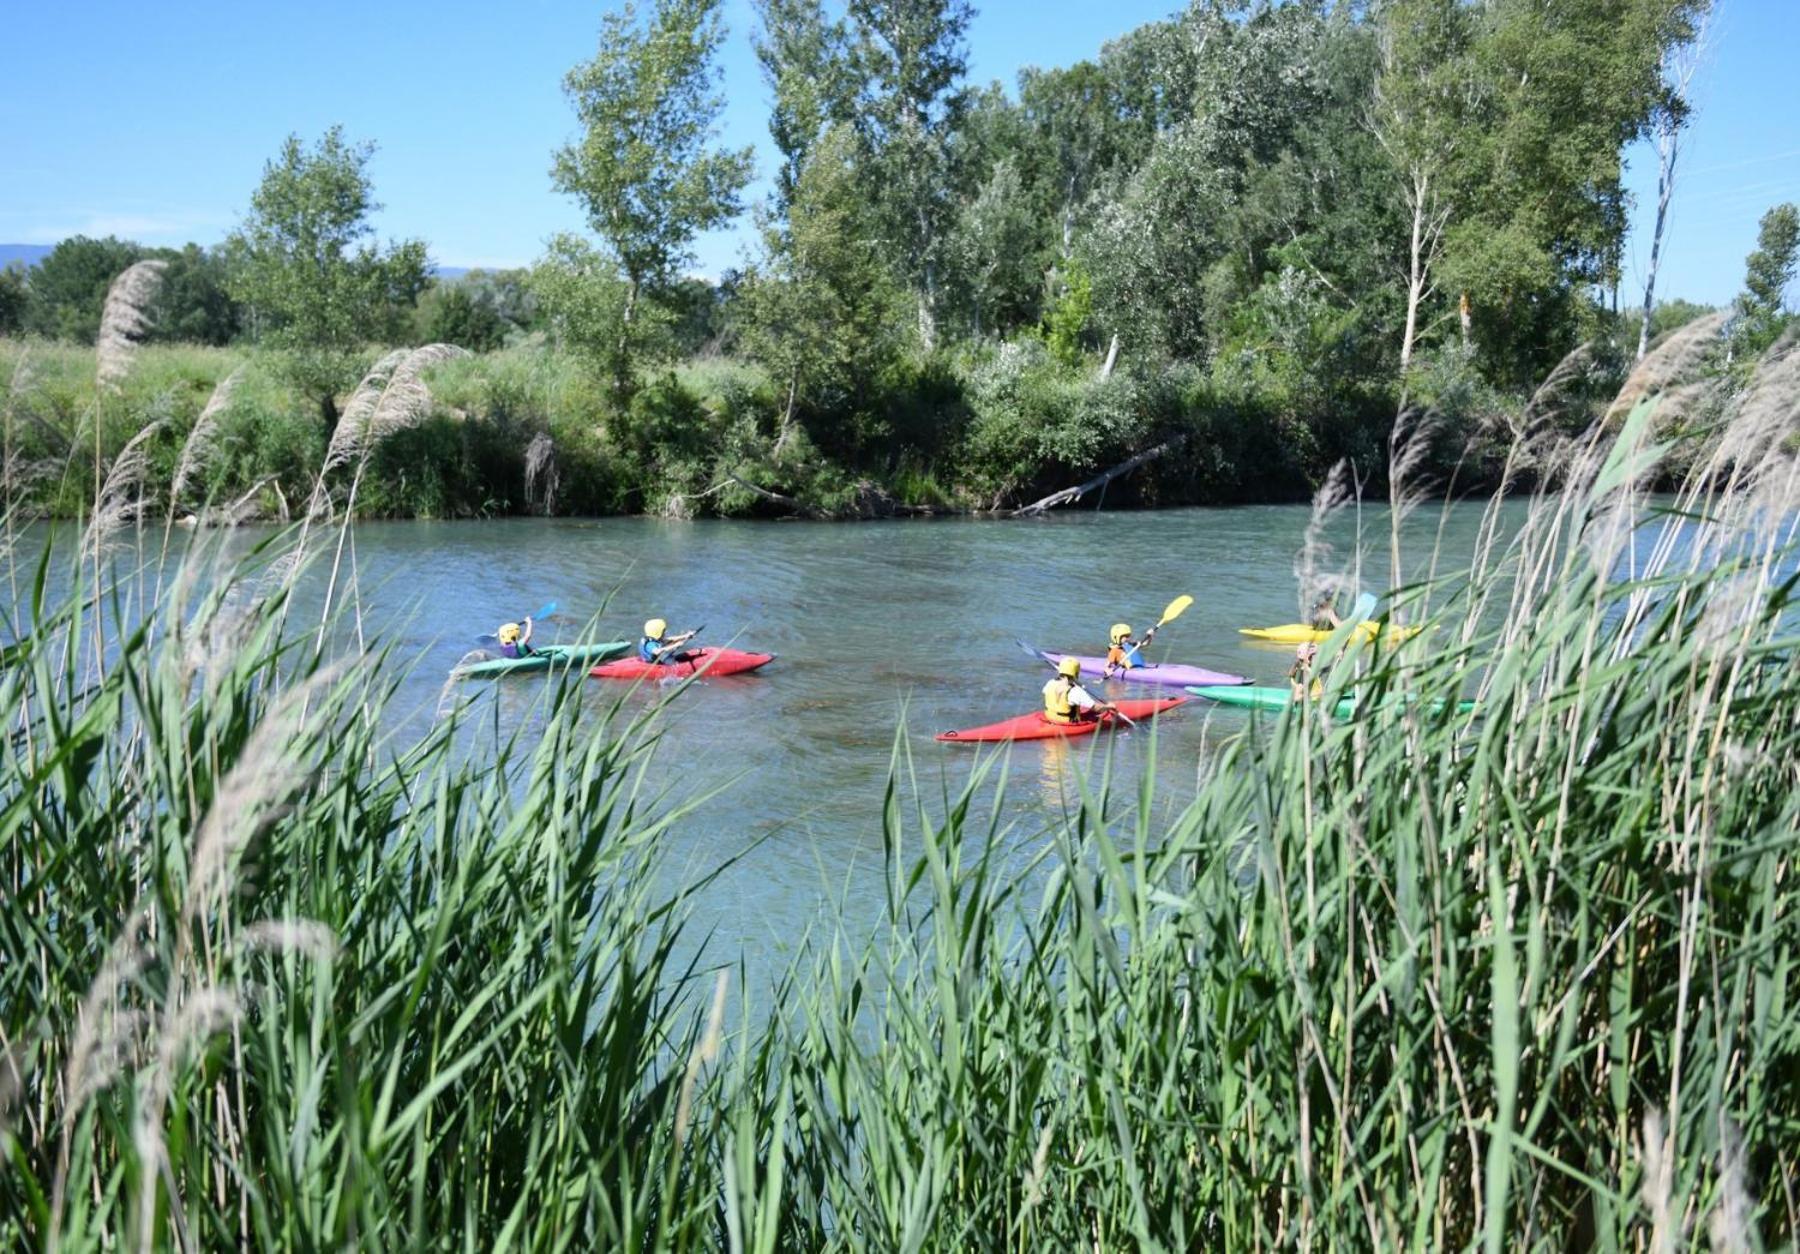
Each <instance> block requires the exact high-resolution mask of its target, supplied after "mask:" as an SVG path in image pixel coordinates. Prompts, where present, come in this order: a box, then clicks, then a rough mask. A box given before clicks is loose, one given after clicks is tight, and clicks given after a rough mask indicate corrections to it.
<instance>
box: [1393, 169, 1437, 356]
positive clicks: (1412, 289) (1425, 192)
mask: <svg viewBox="0 0 1800 1254" xmlns="http://www.w3.org/2000/svg"><path fill="white" fill-rule="evenodd" d="M1430 191H1431V176H1430V175H1429V174H1427V173H1425V172H1424V171H1423V170H1417V169H1415V170H1414V171H1413V183H1412V194H1411V196H1410V197H1409V199H1410V200H1411V201H1412V247H1411V251H1410V260H1409V262H1408V266H1407V273H1406V330H1405V331H1404V332H1402V334H1401V336H1400V370H1401V372H1402V373H1404V372H1405V371H1406V368H1407V367H1408V366H1410V365H1411V364H1412V355H1413V341H1414V340H1415V339H1417V338H1418V334H1419V306H1420V305H1421V304H1422V303H1423V302H1424V300H1425V279H1426V274H1425V271H1426V263H1425V202H1426V198H1427V196H1429V194H1430Z"/></svg>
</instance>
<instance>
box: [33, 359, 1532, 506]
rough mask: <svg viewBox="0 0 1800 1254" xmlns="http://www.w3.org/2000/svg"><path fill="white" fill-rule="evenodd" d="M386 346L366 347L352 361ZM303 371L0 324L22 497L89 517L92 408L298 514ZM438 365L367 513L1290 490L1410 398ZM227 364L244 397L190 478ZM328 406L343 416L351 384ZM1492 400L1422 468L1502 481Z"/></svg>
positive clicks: (932, 364)
mask: <svg viewBox="0 0 1800 1254" xmlns="http://www.w3.org/2000/svg"><path fill="white" fill-rule="evenodd" d="M379 357H380V354H379V352H378V351H376V350H369V351H367V352H365V353H363V354H361V355H359V356H358V357H357V358H356V360H355V361H354V362H352V363H349V366H348V373H347V374H345V376H344V377H345V378H347V379H350V380H354V379H355V378H356V377H357V374H359V373H361V372H362V371H364V370H367V369H368V368H370V367H371V366H373V365H374V364H375V363H376V361H377V360H378V358H379ZM308 369H309V365H308V363H306V362H303V361H300V360H298V359H294V358H290V357H286V356H284V355H282V354H279V353H274V352H269V351H257V350H250V349H242V348H205V347H198V346H183V345H151V346H146V347H143V348H141V349H140V350H138V351H137V353H136V354H135V356H134V358H133V361H132V365H131V368H130V371H129V373H127V374H126V375H125V376H124V377H123V380H122V382H121V383H120V385H119V386H118V388H117V390H116V391H107V392H97V390H96V386H95V357H94V354H93V353H92V352H91V351H89V350H86V349H81V348H74V347H70V346H67V345H60V344H51V343H45V342H37V341H18V340H11V341H8V340H0V377H4V378H7V379H10V380H12V386H11V388H10V390H9V392H8V393H7V399H6V401H5V404H6V431H7V436H6V438H7V440H9V441H10V442H11V447H12V450H13V451H12V453H11V455H10V456H11V459H12V460H11V464H12V466H13V467H14V473H13V476H12V478H13V481H14V493H13V495H14V498H15V499H16V500H18V502H19V504H20V505H21V506H22V508H23V510H24V511H26V512H28V513H39V514H46V515H52V516H74V515H77V514H80V513H83V512H85V511H87V510H88V509H90V508H91V507H92V503H93V500H94V495H95V481H96V478H97V476H96V473H95V466H94V462H95V445H96V432H95V427H96V425H97V426H98V440H97V442H98V455H99V460H100V467H101V469H100V475H99V476H98V477H104V475H105V474H106V473H107V472H108V471H109V470H110V469H111V468H112V464H113V461H114V459H115V458H116V457H117V456H118V454H119V452H120V451H121V450H122V449H124V448H125V446H126V445H127V444H128V443H129V442H130V441H131V440H133V438H135V437H137V436H138V435H139V434H140V433H141V432H143V431H144V430H145V429H146V428H147V427H149V426H151V425H153V424H155V425H156V430H155V431H154V432H153V433H152V434H151V435H150V436H149V437H147V438H146V439H145V440H144V441H143V442H142V444H141V445H140V446H139V451H140V452H141V453H142V455H143V458H144V462H145V464H144V466H143V467H142V468H141V470H142V475H143V482H144V484H145V485H146V486H147V487H148V488H149V494H148V495H149V497H150V498H151V499H153V500H154V501H155V502H156V506H155V507H156V508H157V509H159V510H161V509H168V510H171V511H172V512H173V513H174V514H175V515H176V516H181V515H185V514H194V515H196V516H203V515H204V514H205V512H206V507H207V506H211V507H213V508H214V509H215V510H222V511H224V512H226V513H228V514H230V515H231V516H233V517H259V518H269V519H278V518H281V517H284V516H289V515H291V514H292V513H293V512H294V511H295V510H296V509H297V508H298V506H297V504H296V503H297V502H304V501H305V500H306V499H307V498H308V497H309V495H310V494H311V493H312V492H313V489H314V484H315V480H316V478H317V475H318V473H319V469H320V467H321V466H322V465H323V464H324V463H325V460H326V457H327V449H328V446H329V444H330V438H331V433H332V427H331V426H330V425H329V423H330V421H331V419H330V418H327V417H325V416H323V414H322V403H321V398H320V397H319V396H318V395H315V394H313V393H309V392H308V390H307V388H306V386H305V381H306V379H307V377H308V375H307V370H308ZM422 377H423V382H424V384H425V386H426V388H427V389H428V390H429V404H428V405H425V406H424V407H422V409H421V412H419V413H418V414H416V415H415V416H414V417H413V419H412V420H411V421H409V422H408V423H407V424H406V425H405V426H404V428H403V429H396V430H393V431H391V432H387V433H385V434H384V435H383V436H382V438H381V439H380V440H379V441H378V442H377V445H376V446H375V447H373V448H372V449H371V450H370V451H369V457H368V461H367V465H366V467H365V468H364V472H363V474H362V476H361V479H360V483H359V489H358V500H357V512H358V514H359V515H360V516H362V517H389V518H469V517H496V516H503V515H511V514H546V515H571V516H606V515H618V514H642V515H650V516H656V517H669V518H692V517H725V518H771V517H818V518H875V517H889V516H905V515H914V514H944V513H978V512H1010V511H1012V510H1013V509H1016V508H1018V507H1020V506H1025V505H1028V504H1030V503H1032V502H1034V501H1037V500H1039V499H1041V498H1043V497H1045V496H1047V495H1049V494H1052V493H1056V492H1058V491H1059V490H1063V489H1068V488H1072V487H1075V486H1077V485H1081V484H1083V483H1089V484H1090V485H1091V486H1090V489H1089V491H1088V493H1087V494H1086V495H1085V498H1084V503H1089V504H1091V503H1093V502H1095V501H1103V502H1104V504H1105V505H1106V506H1108V507H1113V508H1131V507H1167V506H1178V505H1190V504H1228V503H1245V502H1255V501H1292V500H1300V499H1305V498H1306V497H1307V496H1308V495H1309V494H1310V493H1311V492H1312V491H1313V490H1314V489H1315V488H1316V487H1317V486H1318V484H1319V483H1320V481H1321V480H1322V479H1323V477H1324V476H1325V475H1326V474H1327V473H1328V471H1329V470H1330V468H1331V466H1332V465H1334V464H1335V463H1336V462H1337V461H1338V460H1340V459H1341V458H1350V459H1352V460H1354V461H1355V462H1356V463H1357V464H1358V465H1359V466H1363V467H1374V466H1379V465H1383V464H1385V459H1386V453H1385V444H1386V439H1387V432H1388V428H1389V426H1390V425H1391V420H1392V414H1393V412H1394V403H1395V398H1394V397H1393V396H1391V395H1388V394H1387V393H1386V392H1385V391H1384V390H1383V389H1381V388H1379V387H1375V386H1372V385H1370V384H1368V383H1367V382H1364V383H1358V384H1355V385H1354V386H1348V387H1347V388H1346V389H1345V390H1343V391H1342V393H1341V394H1339V395H1335V396H1332V397H1313V398H1297V397H1294V396H1290V395H1287V394H1286V393H1284V392H1282V391H1281V390H1280V389H1279V388H1274V387H1267V386H1263V385H1261V384H1256V383H1254V382H1251V381H1249V380H1238V379H1234V378H1232V377H1228V376H1227V375H1222V374H1220V373H1219V372H1213V373H1210V374H1209V373H1205V372H1201V371H1198V370H1195V369H1193V368H1189V367H1179V368H1173V367H1172V368H1170V369H1168V370H1165V371H1160V372H1156V373H1153V374H1150V375H1143V376H1140V375H1138V374H1136V373H1133V372H1132V371H1131V370H1129V369H1126V370H1121V371H1118V372H1116V373H1114V374H1112V375H1111V376H1110V377H1107V378H1101V377H1099V376H1098V374H1097V373H1096V372H1095V371H1094V370H1093V369H1092V368H1091V367H1082V368H1077V367H1072V366H1068V365H1064V364H1062V363H1059V362H1057V361H1056V360H1054V359H1053V358H1052V357H1051V356H1050V355H1049V354H1048V352H1047V351H1046V350H1045V349H1044V347H1043V346H1042V345H1041V344H1040V343H1038V342H1037V341H1035V340H1031V339H1029V338H1028V339H1023V340H1019V341H1016V342H1013V343H1009V344H1004V345H984V346H978V347H975V348H967V349H961V350H958V351H956V352H954V353H946V354H943V355H940V356H936V357H931V358H926V359H920V360H913V361H907V362H903V363H901V364H899V365H897V366H895V367H894V368H893V369H892V370H891V371H889V372H887V374H885V375H884V376H883V378H882V380H881V382H880V384H879V386H878V387H876V388H874V389H872V391H871V392H870V393H869V394H868V395H866V396H864V397H862V398H860V399H857V398H842V403H841V404H839V405H837V406H836V407H835V408H833V409H831V410H829V411H819V412H814V411H809V410H806V409H804V408H797V409H795V410H793V411H792V412H790V411H789V409H788V406H787V403H786V396H785V394H784V392H783V390H782V389H781V388H779V387H777V386H775V385H774V384H773V383H772V381H771V380H770V379H769V378H768V376H767V375H766V374H765V373H764V372H763V371H761V370H760V369H759V368H757V367H755V366H753V365H750V364H747V363H745V362H741V361H736V360H732V359H729V358H705V359H697V360H693V361H689V362H687V363H684V364H682V365H680V366H678V367H676V368H674V369H671V370H668V371H665V372H661V373H657V374H653V375H650V376H647V377H645V378H644V379H643V380H642V381H641V385H640V387H639V388H638V390H637V391H636V393H635V394H634V395H633V396H632V397H631V398H630V400H629V401H628V402H627V403H625V404H623V405H621V404H620V403H619V402H618V401H617V399H616V398H615V396H614V395H613V393H612V392H611V390H610V388H609V386H608V385H607V384H606V383H605V382H603V381H602V380H600V379H599V378H597V377H596V376H595V374H594V373H593V372H592V371H591V370H589V369H587V368H586V367H584V366H583V365H582V363H581V362H580V361H579V360H578V359H577V358H575V357H574V356H573V355H571V354H568V353H564V352H561V351H558V350H556V349H554V348H552V347H548V346H546V345H544V344H541V343H538V344H527V345H522V346H517V347H513V348H508V349H501V350H498V351H495V352H491V353H486V354H482V355H478V356H463V357H460V358H458V359H456V360H451V361H445V362H442V363H438V364H434V365H432V366H431V367H430V368H428V369H426V370H425V371H424V373H423V376H422ZM227 379H231V380H232V381H233V382H232V385H231V387H230V390H229V395H228V396H226V397H224V398H223V400H222V401H221V402H220V403H219V404H217V405H216V406H215V407H214V409H213V411H212V412H211V413H210V414H208V421H207V423H206V424H205V425H206V426H207V428H208V430H207V431H206V432H205V434H204V440H203V447H201V448H199V449H198V450H196V451H197V452H198V453H199V456H197V457H196V456H191V455H190V456H188V457H187V460H188V461H189V462H191V463H192V464H191V465H190V466H189V467H188V469H187V471H186V473H185V474H184V473H181V472H182V466H183V462H184V453H188V452H189V451H190V450H191V449H192V446H193V445H194V443H195V441H193V440H192V438H191V437H192V436H193V433H194V431H195V429H196V425H197V424H199V423H200V420H201V416H202V414H203V413H207V411H208V405H209V402H211V401H212V398H213V397H214V395H215V392H216V390H217V389H218V388H219V387H220V385H221V384H222V383H224V381H226V380H227ZM344 386H345V387H347V386H348V385H347V384H346V385H344ZM328 399H329V401H330V405H329V408H330V409H331V411H333V413H334V414H335V413H337V412H341V411H342V410H343V408H344V406H345V405H347V404H348V403H349V399H350V393H349V392H348V391H341V392H336V393H334V394H333V395H331V396H330V397H329V398H328ZM1491 400H1492V398H1490V401H1491ZM1492 403H1493V404H1495V405H1498V402H1497V401H1494V402H1492ZM1496 412H1498V411H1497V410H1496ZM1492 416H1493V415H1492V414H1485V412H1484V413H1475V412H1469V413H1462V414H1459V415H1454V416H1453V417H1454V421H1447V422H1440V423H1439V432H1438V438H1437V439H1436V440H1435V441H1434V442H1433V444H1432V448H1431V458H1430V465H1428V466H1426V467H1422V468H1421V469H1422V470H1425V471H1427V472H1432V471H1435V472H1439V473H1448V471H1449V469H1450V467H1451V466H1452V465H1454V464H1456V463H1457V461H1458V460H1459V459H1460V460H1461V461H1462V462H1463V469H1462V471H1461V475H1462V479H1463V482H1464V483H1465V484H1478V483H1480V482H1481V481H1482V480H1483V478H1484V477H1486V476H1489V475H1491V474H1493V473H1495V472H1496V470H1497V467H1498V460H1497V457H1496V456H1495V455H1493V454H1491V453H1490V452H1487V451H1484V450H1485V444H1484V443H1483V441H1484V440H1485V439H1486V438H1487V437H1485V436H1483V435H1482V431H1483V430H1484V429H1485V426H1486V424H1487V423H1488V422H1489V421H1490V419H1491V418H1492ZM1472 441H1473V446H1474V452H1473V454H1471V451H1470V450H1471V442H1472ZM1121 466H1123V467H1124V468H1125V470H1124V472H1123V473H1120V474H1118V475H1117V476H1116V477H1115V478H1113V479H1111V480H1109V481H1106V482H1103V483H1099V484H1094V483H1093V481H1094V480H1095V479H1096V478H1097V477H1098V476H1101V475H1103V474H1104V473H1105V472H1106V471H1107V470H1108V469H1109V468H1115V469H1116V468H1119V467H1121ZM177 479H180V480H181V482H180V483H179V484H177V483H176V480H177ZM176 489H178V490H176Z"/></svg>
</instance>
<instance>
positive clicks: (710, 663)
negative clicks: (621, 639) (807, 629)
mask: <svg viewBox="0 0 1800 1254" xmlns="http://www.w3.org/2000/svg"><path fill="white" fill-rule="evenodd" d="M687 652H688V653H689V654H691V655H692V656H691V657H689V658H684V659H683V660H682V661H679V662H670V663H668V664H666V665H661V666H659V665H657V664H655V663H653V662H646V661H644V659H643V658H639V657H622V658H620V659H619V660H618V661H616V662H602V663H600V665H598V666H596V667H594V668H593V669H592V670H590V671H589V672H588V674H590V675H592V676H593V677H594V678H595V679H686V678H687V677H688V676H690V675H697V674H702V673H704V674H707V675H715V676H716V675H743V674H747V673H748V672H750V671H753V670H757V669H758V668H760V667H764V666H767V665H768V664H769V663H770V662H773V661H774V660H775V655H774V654H773V653H747V652H745V651H744V650H742V649H714V648H705V649H689V650H687Z"/></svg>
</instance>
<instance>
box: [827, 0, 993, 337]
mask: <svg viewBox="0 0 1800 1254" xmlns="http://www.w3.org/2000/svg"><path fill="white" fill-rule="evenodd" d="M849 14H850V19H851V22H852V25H853V27H854V30H855V37H856V44H855V55H854V60H855V65H856V70H857V74H858V76H859V78H860V80H861V81H862V83H863V84H864V89H863V99H862V101H861V105H860V108H859V110H858V127H859V129H860V131H861V133H862V140H863V143H864V145H865V146H866V148H867V149H868V151H869V152H870V153H871V154H872V157H873V165H872V170H871V173H872V174H873V175H874V176H875V179H876V182H875V183H874V185H873V189H872V190H873V191H874V193H875V194H876V195H877V196H878V197H879V200H880V203H881V205H882V208H883V210H884V216H885V217H886V219H887V228H888V230H889V231H890V232H892V234H893V238H894V240H895V241H896V243H897V244H898V246H899V257H898V262H899V266H900V269H901V272H902V273H903V274H904V275H905V276H906V280H907V282H908V283H910V284H911V285H912V289H913V294H914V298H915V300H916V302H917V304H918V316H919V336H920V338H921V339H922V340H923V341H924V343H925V345H926V347H927V348H929V347H931V346H932V345H933V344H934V343H935V342H936V338H937V331H936V327H937V303H938V286H939V285H938V266H939V263H940V261H941V257H940V253H941V250H942V247H943V242H944V236H945V234H946V232H947V230H948V227H949V225H950V223H951V221H952V215H953V214H954V212H955V202H954V199H953V197H952V195H951V191H952V188H951V177H950V176H951V160H950V143H951V138H952V136H953V135H954V134H955V132H956V129H957V126H958V123H959V122H960V120H961V118H962V115H963V112H964V110H965V109H966V107H967V104H968V94H967V93H966V92H965V91H964V90H963V87H962V79H963V74H964V72H965V70H966V56H965V52H964V49H963V33H964V31H966V30H967V29H968V25H969V19H970V17H971V15H972V10H971V9H970V7H969V5H968V3H967V0H850V3H849Z"/></svg>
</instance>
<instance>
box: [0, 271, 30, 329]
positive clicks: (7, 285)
mask: <svg viewBox="0 0 1800 1254" xmlns="http://www.w3.org/2000/svg"><path fill="white" fill-rule="evenodd" d="M30 300H31V284H30V280H29V279H27V277H26V273H25V267H24V266H22V265H20V264H19V263H18V262H16V261H15V262H13V263H11V264H10V265H7V266H4V267H0V335H17V334H19V332H21V331H23V330H24V329H25V310H26V306H27V304H28V303H29V302H30Z"/></svg>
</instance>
